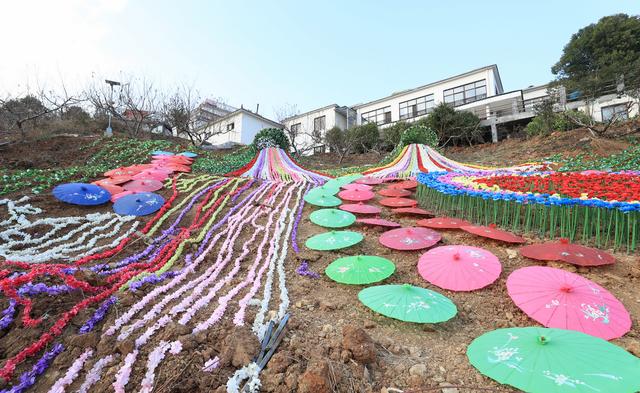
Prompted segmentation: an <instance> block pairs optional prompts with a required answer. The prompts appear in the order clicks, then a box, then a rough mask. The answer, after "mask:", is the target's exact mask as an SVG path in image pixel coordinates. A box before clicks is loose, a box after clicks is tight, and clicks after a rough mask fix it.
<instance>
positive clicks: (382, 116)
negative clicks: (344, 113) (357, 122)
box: [362, 106, 391, 125]
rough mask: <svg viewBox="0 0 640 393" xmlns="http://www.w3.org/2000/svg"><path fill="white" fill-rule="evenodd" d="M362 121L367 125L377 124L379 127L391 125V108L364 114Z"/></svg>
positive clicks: (386, 107)
mask: <svg viewBox="0 0 640 393" xmlns="http://www.w3.org/2000/svg"><path fill="white" fill-rule="evenodd" d="M362 121H363V122H365V123H376V124H377V125H381V124H387V123H391V107H390V106H385V107H384V108H380V109H375V110H372V111H369V112H365V113H363V114H362Z"/></svg>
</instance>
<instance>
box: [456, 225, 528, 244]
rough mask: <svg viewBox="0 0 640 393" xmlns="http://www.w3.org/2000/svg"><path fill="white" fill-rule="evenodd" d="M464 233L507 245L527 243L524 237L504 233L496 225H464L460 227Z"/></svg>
mask: <svg viewBox="0 0 640 393" xmlns="http://www.w3.org/2000/svg"><path fill="white" fill-rule="evenodd" d="M460 228H461V229H462V230H463V231H466V232H469V233H472V234H474V235H478V236H482V237H486V238H489V239H493V240H499V241H501V242H506V243H525V242H526V240H524V239H523V238H522V237H520V236H518V235H515V234H513V233H511V232H507V231H503V230H501V229H498V228H496V224H491V225H489V226H488V227H487V226H483V225H464V226H462V227H460Z"/></svg>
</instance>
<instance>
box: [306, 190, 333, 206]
mask: <svg viewBox="0 0 640 393" xmlns="http://www.w3.org/2000/svg"><path fill="white" fill-rule="evenodd" d="M304 200H305V201H306V202H307V203H310V204H312V205H315V206H320V207H334V206H338V205H340V204H341V203H342V201H341V200H340V199H338V198H336V197H334V196H333V195H331V194H321V193H317V192H316V193H311V194H309V193H307V194H306V195H305V196H304Z"/></svg>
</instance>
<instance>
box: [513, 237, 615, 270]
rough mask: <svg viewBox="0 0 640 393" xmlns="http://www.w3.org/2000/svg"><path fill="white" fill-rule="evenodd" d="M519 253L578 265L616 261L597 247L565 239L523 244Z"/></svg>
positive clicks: (528, 256) (607, 263) (596, 264)
mask: <svg viewBox="0 0 640 393" xmlns="http://www.w3.org/2000/svg"><path fill="white" fill-rule="evenodd" d="M520 254H521V255H522V256H524V257H527V258H531V259H537V260H540V261H563V262H567V263H571V264H573V265H578V266H601V265H611V264H613V263H615V262H616V259H615V258H614V257H613V255H611V254H609V253H606V252H604V251H601V250H598V249H597V248H591V247H585V246H581V245H579V244H571V243H569V240H567V239H560V242H547V243H539V244H531V245H529V246H524V247H522V248H521V249H520Z"/></svg>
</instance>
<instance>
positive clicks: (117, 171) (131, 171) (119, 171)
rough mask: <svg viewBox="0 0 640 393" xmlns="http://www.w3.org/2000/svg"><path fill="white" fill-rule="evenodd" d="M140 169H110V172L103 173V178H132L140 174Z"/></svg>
mask: <svg viewBox="0 0 640 393" xmlns="http://www.w3.org/2000/svg"><path fill="white" fill-rule="evenodd" d="M141 171H142V169H136V168H132V167H126V166H122V167H120V168H116V169H112V170H110V171H106V172H105V173H104V175H105V176H109V177H116V176H133V175H135V174H137V173H139V172H141Z"/></svg>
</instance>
